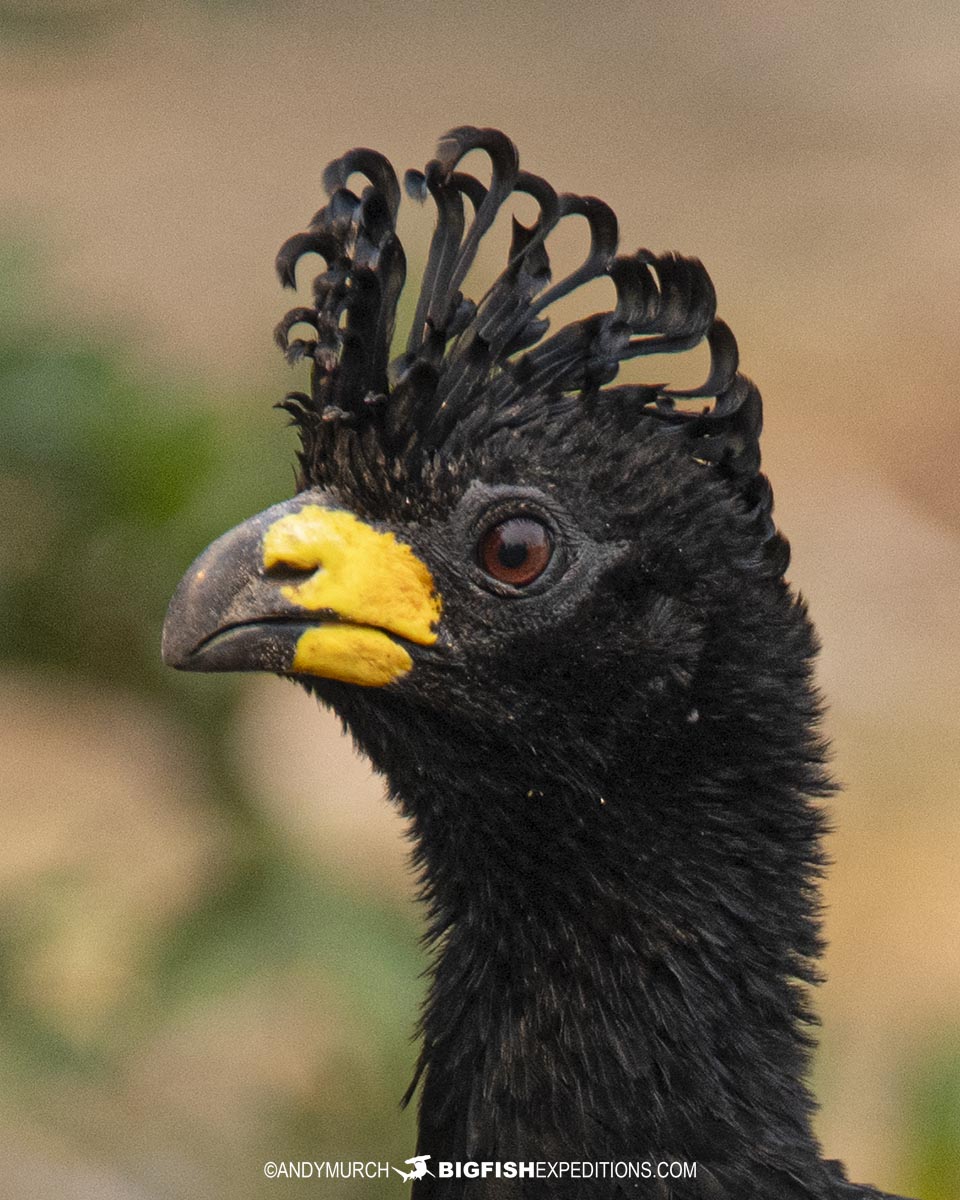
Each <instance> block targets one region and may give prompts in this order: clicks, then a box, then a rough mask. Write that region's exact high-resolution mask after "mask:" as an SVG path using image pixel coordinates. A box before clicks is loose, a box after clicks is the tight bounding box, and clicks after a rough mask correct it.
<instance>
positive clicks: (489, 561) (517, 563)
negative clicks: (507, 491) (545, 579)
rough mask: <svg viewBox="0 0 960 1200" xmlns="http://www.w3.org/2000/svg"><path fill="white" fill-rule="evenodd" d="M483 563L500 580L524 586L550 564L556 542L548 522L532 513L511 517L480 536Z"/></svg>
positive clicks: (490, 573) (531, 581) (515, 585)
mask: <svg viewBox="0 0 960 1200" xmlns="http://www.w3.org/2000/svg"><path fill="white" fill-rule="evenodd" d="M479 549H480V565H481V567H483V569H484V570H485V571H486V573H487V574H488V575H492V576H493V578H494V579H498V580H499V581H500V582H501V583H512V584H513V585H514V587H524V586H525V585H526V584H528V583H533V581H534V580H535V579H536V578H537V577H538V576H540V575H542V574H543V572H544V571H545V570H546V568H547V563H549V561H550V556H551V555H552V554H553V543H552V542H551V540H550V531H549V530H548V529H547V527H546V525H543V524H541V522H540V521H536V520H534V519H533V518H532V517H509V518H508V519H507V520H506V521H501V522H500V524H499V525H494V526H493V528H492V529H488V530H487V532H486V533H485V534H484V535H483V537H482V538H481V539H480V547H479Z"/></svg>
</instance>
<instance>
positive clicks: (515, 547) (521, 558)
mask: <svg viewBox="0 0 960 1200" xmlns="http://www.w3.org/2000/svg"><path fill="white" fill-rule="evenodd" d="M529 553H530V551H529V549H528V547H527V546H525V545H524V543H523V542H506V541H505V542H501V543H500V548H499V550H498V551H497V560H498V562H499V563H500V565H501V567H506V569H507V570H508V571H516V570H517V569H518V568H520V567H522V566H523V564H524V563H525V562H526V561H527V558H528V556H529Z"/></svg>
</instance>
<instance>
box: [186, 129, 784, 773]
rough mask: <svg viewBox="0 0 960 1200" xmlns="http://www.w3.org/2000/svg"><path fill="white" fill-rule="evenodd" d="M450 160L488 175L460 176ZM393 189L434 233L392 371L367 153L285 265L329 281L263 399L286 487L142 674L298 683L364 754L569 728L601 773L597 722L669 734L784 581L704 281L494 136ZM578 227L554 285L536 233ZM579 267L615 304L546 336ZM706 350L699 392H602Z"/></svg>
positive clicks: (379, 222)
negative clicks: (710, 666)
mask: <svg viewBox="0 0 960 1200" xmlns="http://www.w3.org/2000/svg"><path fill="white" fill-rule="evenodd" d="M472 151H481V152H483V153H485V154H486V155H487V156H488V157H489V160H490V166H491V174H490V182H489V185H488V186H484V185H483V184H481V183H480V182H479V180H478V179H476V178H475V177H473V176H472V175H470V174H467V173H465V172H464V171H462V170H461V169H460V164H461V160H462V159H463V158H464V157H465V156H466V155H467V154H469V153H470V152H472ZM354 181H359V184H360V186H359V187H357V186H356V183H355V182H354ZM351 184H353V187H351V186H350V185H351ZM405 184H406V191H407V193H408V194H409V195H410V196H411V197H413V198H414V199H417V200H420V201H425V200H428V199H429V200H432V201H433V203H434V205H435V207H436V211H437V221H436V227H435V230H434V233H433V238H432V242H431V245H430V250H429V254H428V258H427V262H426V267H425V270H424V274H423V278H422V281H421V285H420V290H419V294H418V297H417V300H416V307H415V312H414V316H413V321H412V326H411V331H410V335H409V338H408V340H407V343H406V347H405V349H404V350H403V351H402V353H400V354H399V355H398V356H395V357H393V358H392V359H391V347H392V344H393V334H394V322H395V316H396V311H397V305H398V300H399V298H400V294H401V291H402V289H403V286H404V280H405V273H406V266H405V256H404V252H403V249H402V246H401V244H400V241H399V239H398V237H397V233H396V218H397V212H398V209H399V206H400V202H401V188H400V185H399V181H398V179H397V176H396V174H395V173H394V171H393V168H392V167H391V165H390V164H389V162H388V161H387V160H386V159H385V158H384V157H383V156H382V155H380V154H379V153H377V152H375V151H372V150H366V149H359V150H353V151H351V152H349V153H348V154H346V155H344V156H343V157H342V158H340V159H337V160H336V161H334V162H333V163H331V164H330V166H329V167H328V168H327V169H326V172H325V174H324V185H325V188H326V191H327V194H328V201H327V203H326V205H325V206H324V207H323V208H322V209H321V210H320V211H319V212H318V213H317V214H316V216H315V217H314V218H313V220H312V221H311V222H310V225H309V227H308V229H307V230H306V231H305V232H302V233H299V234H296V235H295V236H294V237H292V238H290V239H289V240H288V241H287V242H286V243H285V244H284V246H283V247H282V248H281V250H280V253H279V255H278V259H277V267H278V271H279V275H280V278H281V281H282V282H283V284H284V285H286V286H290V287H293V286H295V283H296V269H297V264H298V262H299V261H300V260H301V258H302V257H303V256H304V255H308V254H318V255H320V256H321V257H322V259H323V260H324V263H325V267H326V269H325V270H324V271H323V272H322V273H321V274H320V275H319V276H318V277H317V278H316V279H315V281H314V284H313V303H312V304H310V305H308V306H303V307H297V308H295V309H293V310H292V311H291V312H290V313H288V314H287V316H286V317H285V318H284V320H283V321H282V322H281V323H280V325H279V326H278V329H277V334H276V336H277V340H278V342H279V344H280V346H281V348H282V349H283V350H284V352H285V354H286V356H287V358H288V359H289V360H290V361H291V362H297V361H299V360H304V359H305V360H308V361H309V362H310V364H311V369H312V379H311V388H310V391H309V392H308V393H307V392H294V393H291V394H289V395H288V396H287V397H286V399H285V401H284V402H283V404H282V407H284V408H285V409H286V410H287V412H288V413H289V414H290V415H291V417H292V419H293V421H294V423H295V424H296V426H297V428H298V430H299V433H300V438H301V449H300V452H299V478H298V491H297V494H296V495H295V496H294V497H293V498H292V499H291V500H288V501H285V502H284V503H281V504H278V505H275V506H274V507H273V508H270V509H268V510H267V511H265V512H263V513H260V514H258V515H257V516H254V517H252V518H251V519H250V520H248V521H246V522H245V523H244V524H242V525H240V526H238V527H237V528H235V529H233V530H232V531H230V532H229V533H226V534H225V535H224V536H223V537H221V538H219V539H218V540H217V541H216V542H214V543H213V544H212V545H211V546H210V547H209V548H208V549H207V550H205V551H204V552H203V553H202V554H201V555H200V556H199V558H198V559H197V560H196V562H195V563H194V564H193V566H192V567H191V568H190V569H189V571H188V572H187V574H186V575H185V577H184V579H183V580H182V582H181V583H180V586H179V588H178V590H177V592H176V595H175V596H174V598H173V601H172V602H171V605H170V610H169V613H168V616H167V621H166V625H165V629H164V642H163V654H164V659H165V661H166V662H167V663H169V664H170V665H172V666H175V667H178V668H181V669H186V670H200V671H233V670H266V671H272V672H275V673H278V674H281V675H287V676H293V677H295V678H297V679H298V680H300V681H301V682H302V683H304V684H305V685H306V686H307V687H308V688H310V690H312V691H314V692H316V693H317V694H318V695H319V696H320V697H321V699H322V700H324V701H325V702H327V703H328V704H330V705H331V706H332V707H333V708H335V709H336V710H337V711H338V712H339V713H340V714H341V716H343V717H344V718H345V719H346V721H347V723H348V724H349V725H350V726H351V728H352V729H353V731H354V733H355V735H356V736H357V737H358V740H360V742H361V743H362V744H363V746H364V748H365V749H367V750H368V751H369V752H370V753H371V756H372V757H373V758H374V761H375V762H377V763H378V764H379V765H383V764H384V763H385V762H388V761H389V760H390V758H391V755H394V756H395V755H396V753H397V750H396V747H397V746H398V745H399V746H403V745H407V746H409V745H410V744H411V741H410V740H411V739H416V738H417V737H418V734H419V732H422V731H423V730H425V729H427V728H428V727H429V728H432V729H435V730H439V731H440V733H439V734H438V739H437V745H438V747H439V746H441V745H442V744H443V742H444V740H445V739H448V738H449V737H450V736H451V735H453V736H457V737H458V738H459V741H460V742H461V744H474V745H477V746H482V747H483V748H484V749H483V753H485V754H489V752H490V747H491V746H494V747H495V748H497V749H498V750H500V751H502V752H504V753H507V754H510V753H512V752H514V751H516V752H517V753H520V754H527V755H529V754H531V753H532V754H534V755H537V754H539V755H541V756H542V757H543V758H544V759H551V758H552V759H554V760H557V761H559V760H562V759H563V757H564V754H565V747H567V746H570V745H571V744H572V735H573V732H574V731H576V735H577V737H576V741H577V745H578V751H577V753H578V755H579V757H580V759H581V760H582V759H583V757H584V747H585V746H588V747H591V748H592V750H591V751H590V752H591V753H593V754H594V755H595V756H596V757H597V758H598V759H599V758H602V757H603V756H604V755H605V754H606V753H607V751H608V749H609V746H608V745H607V743H609V741H610V739H611V738H614V737H616V736H617V730H618V729H619V728H622V729H626V728H628V727H629V728H630V729H632V730H633V731H634V736H636V732H635V731H636V730H637V728H638V727H641V728H642V727H646V728H650V729H655V728H656V727H657V725H658V723H662V722H664V721H677V720H683V719H689V718H690V704H691V701H690V686H691V681H692V679H693V678H694V676H695V675H696V672H697V671H698V669H699V667H700V664H701V663H702V661H703V658H704V654H705V653H706V651H707V648H708V646H709V642H710V638H711V637H712V636H714V633H713V630H714V627H715V625H716V620H717V614H718V613H720V612H722V611H724V608H725V606H729V602H730V598H731V597H739V598H740V599H739V600H738V601H737V603H740V604H741V605H745V604H748V603H749V595H750V593H751V589H756V588H763V587H769V586H770V584H771V583H773V584H776V583H777V582H778V581H780V579H781V576H782V573H783V570H784V568H785V565H786V559H787V553H788V552H787V548H786V543H785V542H784V541H783V539H782V538H781V537H780V536H779V535H778V534H777V533H776V531H775V529H774V527H773V524H772V520H771V507H772V499H771V493H770V488H769V485H768V484H767V481H766V479H765V478H764V477H763V476H762V475H761V474H760V472H759V450H758V439H759V434H760V425H761V405H760V397H759V394H758V393H757V391H756V389H755V388H754V387H753V385H752V384H751V383H750V382H749V381H748V380H747V379H745V378H744V377H743V376H742V375H740V374H738V372H737V365H738V362H737V347H736V343H735V341H734V338H733V335H732V334H731V332H730V330H729V329H728V327H727V326H726V325H725V324H724V323H723V322H722V321H720V320H718V319H717V318H716V315H715V307H716V300H715V294H714V290H713V286H712V284H711V282H710V279H709V276H708V275H707V273H706V271H705V270H704V268H703V267H702V265H701V264H700V263H699V262H698V261H696V260H694V259H688V258H683V257H680V256H678V255H674V254H665V255H655V254H652V253H650V252H648V251H646V250H639V251H637V252H636V253H633V254H627V255H621V254H618V253H617V242H618V229H617V220H616V217H615V216H614V214H613V212H612V211H611V210H610V209H609V208H608V207H607V205H605V204H604V203H602V202H601V201H599V200H597V199H595V198H593V197H583V196H575V195H569V194H558V193H557V192H555V191H554V189H553V188H552V187H551V186H550V185H549V184H548V183H546V182H545V181H544V180H543V179H540V178H539V177H537V176H534V175H531V174H530V173H528V172H526V171H524V170H521V169H520V167H519V162H518V157H517V152H516V149H515V147H514V145H513V143H512V142H511V141H510V140H509V139H508V138H507V137H505V136H504V135H503V134H502V133H500V132H498V131H495V130H489V129H475V128H459V129H455V130H453V131H451V132H450V133H448V134H447V135H445V136H444V137H443V138H442V139H441V141H440V143H439V147H438V152H437V157H436V158H435V159H433V160H432V161H431V162H430V163H428V164H427V166H426V168H425V170H424V171H423V172H419V171H411V172H408V173H407V175H406V178H405ZM518 194H523V195H524V196H526V197H528V198H531V197H532V199H533V201H534V202H535V204H536V206H537V209H538V215H537V217H536V219H535V220H534V222H533V223H532V224H531V225H525V224H522V223H521V222H520V221H518V220H517V219H516V217H514V218H513V220H512V228H511V234H510V244H509V250H508V254H507V262H506V265H505V267H504V269H503V271H502V272H501V274H500V275H499V277H498V278H497V279H496V280H495V281H494V282H493V284H492V285H491V286H490V287H489V288H488V289H487V291H486V292H485V294H483V295H482V296H481V297H480V298H479V299H477V300H473V299H469V298H467V297H466V296H465V295H464V292H463V287H464V283H465V280H466V277H467V273H468V271H469V269H470V268H471V266H472V265H473V263H474V261H475V258H476V255H477V250H478V247H479V245H480V243H481V240H482V239H483V238H484V236H485V235H486V234H487V232H488V231H489V230H490V228H491V226H492V225H493V224H494V221H495V219H496V218H497V217H498V215H502V213H503V211H504V209H505V207H506V206H507V204H508V202H509V201H511V199H512V198H514V197H516V196H517V195H518ZM527 202H529V201H527ZM574 218H577V219H579V220H580V221H582V222H584V223H585V225H586V229H587V230H588V234H589V242H588V246H587V249H586V253H585V255H584V258H583V261H582V263H581V264H580V266H579V267H577V268H576V269H575V270H573V271H572V272H571V273H570V274H568V275H566V276H565V277H564V278H561V279H559V280H556V281H555V280H554V279H553V278H552V273H551V267H550V257H549V249H548V247H549V242H550V237H551V234H552V233H553V232H554V231H555V230H556V229H557V227H558V225H560V223H561V222H566V221H568V220H571V219H574ZM596 279H607V280H609V281H610V282H611V283H612V285H613V288H614V290H615V296H616V300H615V304H614V305H613V307H612V308H611V309H610V310H609V311H605V312H598V313H594V314H592V315H589V316H586V317H584V318H583V319H581V320H578V321H574V322H572V323H570V324H566V325H563V326H562V327H561V328H559V329H557V330H556V331H553V330H551V328H550V317H549V315H548V314H549V311H550V310H551V307H552V306H553V305H554V304H555V303H556V302H558V301H560V300H561V299H563V298H564V297H566V296H568V295H569V294H570V293H572V292H574V291H575V290H576V289H578V288H580V287H581V286H582V285H584V284H586V283H589V282H590V281H592V280H596ZM295 335H297V336H295ZM701 342H705V343H706V344H707V346H708V347H709V357H710V365H709V369H708V373H707V378H706V379H705V380H704V382H703V383H702V385H701V386H699V387H695V388H690V389H685V390H675V389H671V388H670V387H667V386H664V385H658V384H649V385H635V384H628V385H619V386H618V385H616V383H615V380H616V377H617V374H618V371H619V368H620V364H621V363H622V362H624V361H626V360H629V359H634V358H638V357H641V356H645V355H654V354H656V355H662V354H673V353H679V352H683V351H687V350H691V349H692V348H693V347H695V346H697V345H698V344H699V343H701ZM585 733H586V737H585V736H584V735H585ZM391 747H393V749H391Z"/></svg>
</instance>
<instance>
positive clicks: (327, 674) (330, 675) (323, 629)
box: [293, 625, 413, 687]
mask: <svg viewBox="0 0 960 1200" xmlns="http://www.w3.org/2000/svg"><path fill="white" fill-rule="evenodd" d="M412 666H413V659H412V658H411V657H410V655H409V654H408V653H407V652H406V650H404V648H403V647H402V646H400V645H398V644H397V643H396V642H394V641H391V640H390V638H388V637H387V635H386V634H385V633H383V632H382V631H381V630H379V629H365V628H363V627H362V626H358V625H318V626H317V627H316V628H314V629H308V630H307V631H306V633H302V634H301V635H300V638H299V639H298V641H297V649H296V653H295V654H294V656H293V669H294V671H298V672H300V673H301V674H305V675H322V676H323V678H324V679H339V680H340V681H341V682H342V683H356V684H359V685H360V686H361V687H383V686H384V685H385V684H387V683H392V682H393V680H394V679H399V678H400V676H401V675H406V673H407V672H408V671H409V670H410V668H411V667H412Z"/></svg>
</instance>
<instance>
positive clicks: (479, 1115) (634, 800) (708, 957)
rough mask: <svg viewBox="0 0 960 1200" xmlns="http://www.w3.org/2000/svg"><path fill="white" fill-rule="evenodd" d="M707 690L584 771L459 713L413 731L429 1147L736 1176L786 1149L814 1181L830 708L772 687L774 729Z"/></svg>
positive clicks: (412, 804) (425, 1147) (411, 774)
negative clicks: (661, 725)
mask: <svg viewBox="0 0 960 1200" xmlns="http://www.w3.org/2000/svg"><path fill="white" fill-rule="evenodd" d="M794 685H795V681H794ZM787 691H788V690H787V689H784V696H786V695H787ZM698 703H699V708H698V709H692V708H691V709H690V710H689V711H688V712H687V714H686V717H685V719H684V721H683V728H682V731H681V733H680V735H679V736H675V737H673V738H672V739H669V738H668V739H663V738H657V739H654V740H653V742H650V741H649V740H648V741H646V742H645V741H644V740H643V739H642V738H638V736H637V734H636V732H635V731H634V732H633V733H632V741H631V742H630V744H629V745H620V746H619V747H617V748H616V752H611V753H610V755H609V759H608V762H607V765H606V767H600V768H598V769H596V770H595V771H594V772H593V774H592V776H591V778H589V779H582V778H577V779H576V780H573V779H572V774H573V773H572V772H564V771H562V770H554V769H552V768H544V767H539V768H537V769H531V761H533V762H537V761H539V759H537V758H536V757H535V758H533V759H531V757H530V756H529V755H520V754H513V753H512V752H511V751H510V749H509V748H508V747H505V746H503V745H493V744H491V745H484V744H483V743H482V740H481V739H478V740H475V741H473V742H471V744H470V745H469V746H466V745H456V744H452V743H451V738H450V731H449V729H445V728H444V727H443V723H442V722H437V724H436V727H435V728H433V729H430V728H426V727H425V726H420V727H419V728H418V737H419V738H420V746H419V751H418V762H419V763H420V764H423V763H424V762H427V763H430V764H431V766H430V768H429V770H424V769H423V767H422V765H421V766H419V767H417V769H415V770H408V762H407V760H405V759H404V758H403V756H402V755H400V756H398V757H397V758H395V759H394V761H392V762H389V763H384V764H383V765H384V767H385V769H386V771H387V773H388V776H389V777H390V779H391V783H392V786H393V790H394V792H395V794H397V795H398V796H399V797H400V799H401V802H402V804H403V806H404V808H405V809H406V811H407V812H408V813H409V814H410V816H411V818H412V821H413V826H414V832H415V838H416V845H417V851H416V854H417V857H418V859H419V862H420V865H421V868H422V874H423V880H424V890H425V895H426V898H427V900H428V902H429V907H430V927H429V937H430V939H431V940H432V941H433V942H434V944H435V945H436V946H437V954H436V960H435V963H434V967H433V975H432V981H431V987H430V992H429V996H428V1000H427V1003H426V1006H425V1010H424V1015H423V1020H422V1032H423V1038H424V1044H423V1051H422V1056H421V1062H420V1068H419V1070H418V1079H420V1078H422V1080H423V1090H422V1095H421V1143H420V1145H421V1150H422V1151H423V1152H425V1153H431V1154H434V1155H435V1156H440V1157H447V1158H458V1157H459V1158H465V1157H482V1156H487V1157H500V1158H506V1157H510V1156H522V1157H524V1158H540V1159H545V1158H558V1157H569V1156H570V1154H571V1152H572V1151H574V1150H575V1153H576V1155H577V1156H581V1155H583V1156H586V1157H594V1158H598V1159H599V1158H603V1157H610V1156H616V1155H619V1156H620V1157H624V1156H626V1157H631V1158H636V1157H638V1151H639V1152H640V1153H639V1156H641V1157H642V1156H643V1155H644V1154H651V1155H659V1156H662V1157H664V1158H668V1157H686V1158H689V1159H691V1160H698V1161H708V1160H712V1161H713V1164H714V1168H713V1169H714V1170H715V1171H717V1172H719V1175H718V1177H722V1175H723V1173H724V1171H726V1170H729V1171H730V1172H731V1178H732V1179H733V1180H734V1183H737V1182H742V1180H743V1178H745V1175H744V1172H745V1171H746V1169H747V1168H746V1167H745V1166H744V1164H746V1163H747V1162H748V1161H749V1162H753V1163H754V1164H756V1163H757V1162H762V1160H764V1156H765V1149H764V1148H765V1147H769V1146H770V1145H773V1144H774V1143H775V1144H776V1145H777V1146H778V1151H777V1154H778V1156H779V1162H780V1163H781V1164H783V1163H786V1164H787V1165H788V1167H789V1169H791V1170H794V1171H795V1172H797V1174H798V1176H802V1175H803V1174H804V1172H805V1171H807V1170H809V1171H811V1172H813V1171H816V1170H819V1169H821V1168H820V1167H819V1166H817V1165H816V1164H818V1163H819V1155H818V1150H817V1146H816V1143H815V1140H814V1138H813V1136H812V1134H811V1131H810V1124H809V1121H810V1114H811V1110H812V1108H813V1104H812V1101H811V1099H810V1096H809V1094H808V1092H807V1090H806V1088H805V1085H804V1083H803V1076H804V1073H805V1071H806V1068H807V1060H808V1055H809V1048H810V1040H809V1035H808V1032H807V1029H808V1026H809V1024H810V1021H811V1017H810V1014H809V1011H808V1008H807V1003H806V995H805V990H806V989H805V985H806V984H808V983H811V982H814V981H815V978H816V970H815V960H816V958H817V956H818V954H819V950H820V945H819V939H818V928H817V922H816V916H815V911H816V879H817V876H818V874H819V871H820V865H821V855H820V849H819V839H820V835H821V831H822V830H821V824H822V818H821V815H820V813H819V810H818V809H817V808H816V807H815V805H814V804H813V803H812V799H811V797H812V796H814V795H816V794H817V793H818V792H819V793H820V794H822V793H823V791H824V790H825V789H826V785H825V784H824V782H823V778H822V773H821V771H820V768H819V758H820V748H819V747H818V745H817V743H816V741H815V738H814V737H813V735H812V734H811V733H810V729H811V725H812V713H813V712H814V710H815V704H814V702H813V700H812V699H811V698H810V695H809V694H808V693H807V692H806V691H805V689H803V688H801V689H800V690H799V692H797V689H796V687H795V686H794V687H793V699H791V700H790V701H789V704H788V707H792V713H790V712H787V711H786V709H785V708H784V707H782V706H778V704H776V703H770V702H769V701H768V703H767V704H766V706H765V708H764V709H763V711H764V713H766V714H767V717H765V719H764V720H763V721H762V722H758V720H757V718H756V713H757V711H758V710H757V707H756V706H755V705H752V704H751V703H750V702H749V700H748V699H747V698H746V697H745V698H744V700H743V703H742V704H740V705H739V706H738V704H737V703H735V702H731V697H730V695H729V694H725V695H724V696H723V697H722V702H721V697H720V696H719V695H717V696H715V697H713V698H711V696H710V695H708V694H703V695H701V696H700V697H699V700H698ZM784 703H785V704H786V703H787V701H786V700H785V701H784ZM738 710H739V711H738ZM425 725H429V722H425ZM791 730H793V731H794V733H793V735H792V736H791V734H790V731H791ZM431 742H435V744H434V745H431V744H430V743H431ZM665 746H669V747H670V749H669V750H665V749H664V747H665ZM718 1153H721V1154H723V1155H727V1156H729V1160H730V1163H732V1164H739V1165H734V1166H728V1167H724V1166H723V1165H722V1164H719V1165H718V1164H717V1155H718ZM763 1169H765V1168H763ZM756 1170H757V1171H760V1170H761V1167H759V1166H757V1167H756ZM756 1177H757V1178H759V1176H756ZM751 1178H754V1176H751ZM778 1179H779V1176H778ZM774 1186H775V1184H772V1185H771V1187H774ZM758 1194H763V1193H760V1192H758ZM810 1194H811V1195H813V1194H819V1193H817V1192H814V1191H811V1193H810Z"/></svg>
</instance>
